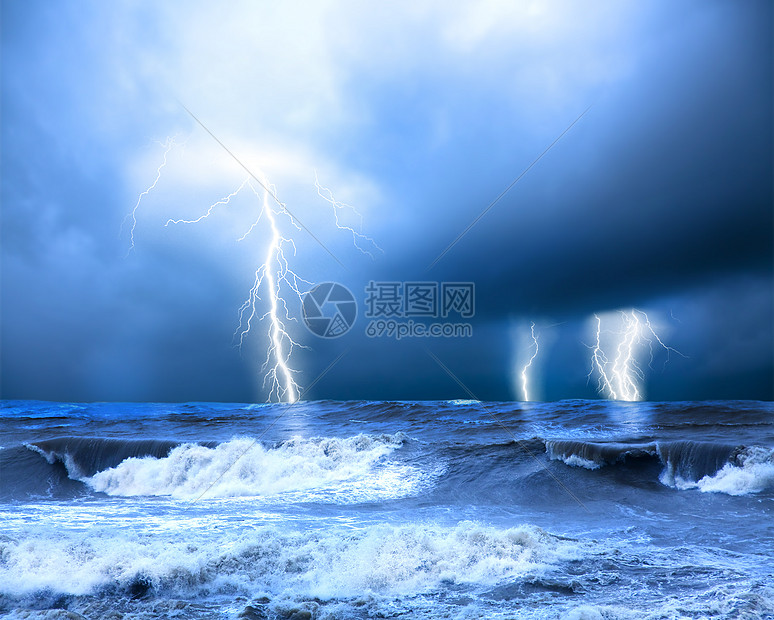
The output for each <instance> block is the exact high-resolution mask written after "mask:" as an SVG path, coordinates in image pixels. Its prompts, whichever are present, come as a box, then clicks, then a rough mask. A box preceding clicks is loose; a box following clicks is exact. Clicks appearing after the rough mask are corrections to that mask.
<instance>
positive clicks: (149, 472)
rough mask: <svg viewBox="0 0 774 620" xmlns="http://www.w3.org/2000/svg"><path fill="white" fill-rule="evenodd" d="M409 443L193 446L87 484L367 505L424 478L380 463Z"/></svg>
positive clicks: (370, 439)
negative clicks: (315, 495)
mask: <svg viewBox="0 0 774 620" xmlns="http://www.w3.org/2000/svg"><path fill="white" fill-rule="evenodd" d="M405 439H406V437H405V435H403V434H402V433H398V434H395V435H380V436H375V437H374V436H369V435H363V434H361V435H357V436H354V437H349V438H344V439H339V438H313V439H301V438H293V439H291V440H289V441H285V442H283V443H281V444H279V445H277V446H275V447H270V448H266V447H264V446H263V445H261V444H260V443H258V442H257V441H256V440H254V439H250V438H239V439H232V440H231V441H227V442H225V443H222V444H219V445H217V446H214V447H207V446H202V445H198V444H191V443H186V444H182V445H179V446H176V447H174V448H172V450H170V452H169V454H168V455H167V456H165V457H162V458H157V457H153V456H146V457H142V458H137V457H132V458H128V459H125V460H124V461H122V462H121V463H119V464H118V465H116V466H115V467H112V468H109V469H106V470H104V471H100V472H97V473H96V474H94V475H93V476H90V477H86V478H83V482H85V483H86V484H88V485H89V486H90V487H91V488H92V489H94V490H95V491H100V492H103V493H107V494H108V495H119V496H137V495H146V496H147V495H155V496H165V495H166V496H172V497H175V498H181V499H194V498H197V497H199V496H200V495H202V494H204V493H206V494H207V496H208V497H254V496H276V495H279V494H283V493H288V492H303V491H309V490H317V491H321V490H324V489H328V490H329V492H330V493H336V494H337V495H338V496H340V497H343V498H346V499H348V500H350V501H352V500H354V501H362V500H364V499H365V500H368V499H375V498H378V497H379V496H380V495H385V496H389V495H390V494H391V493H392V492H394V491H396V490H397V491H399V492H402V493H406V492H407V491H410V489H409V488H407V487H411V486H412V483H415V482H416V481H417V480H416V478H417V476H416V475H413V476H412V475H411V474H412V473H414V472H413V471H411V470H412V468H410V467H408V466H405V465H400V464H398V463H384V462H381V461H382V460H383V457H385V456H386V455H388V454H390V453H391V452H393V451H394V450H396V449H397V448H399V447H401V446H402V445H403V442H404V441H405ZM347 483H349V485H348V484H347Z"/></svg>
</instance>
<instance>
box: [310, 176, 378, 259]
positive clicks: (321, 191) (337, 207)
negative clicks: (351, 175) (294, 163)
mask: <svg viewBox="0 0 774 620" xmlns="http://www.w3.org/2000/svg"><path fill="white" fill-rule="evenodd" d="M314 186H315V187H316V188H317V195H318V196H320V198H322V199H323V200H325V201H326V202H328V203H330V205H331V206H332V207H333V216H334V218H335V219H336V227H337V228H339V229H341V230H347V231H349V232H350V233H351V235H352V243H353V244H354V245H355V247H356V248H357V249H358V250H360V251H361V252H362V253H363V254H366V255H368V256H369V257H370V258H371V260H374V259H375V257H374V254H373V253H372V252H370V251H369V250H367V249H365V248H364V247H361V246H360V244H359V243H358V241H360V242H361V243H363V244H364V245H370V246H371V247H372V249H375V250H378V251H379V252H381V253H382V254H384V250H382V248H380V247H379V246H378V245H377V243H376V241H374V240H373V239H371V237H369V236H367V235H364V234H363V233H362V232H361V231H362V229H363V216H362V215H361V214H360V212H359V211H358V210H357V209H355V207H353V206H352V205H348V204H346V203H344V202H339V201H338V200H336V199H335V198H334V197H333V192H331V190H329V189H328V188H327V187H323V186H322V185H320V180H319V179H318V178H317V170H315V171H314ZM344 209H349V210H350V211H352V212H353V213H354V214H355V215H356V216H357V218H358V220H359V221H360V226H358V229H359V230H355V229H354V228H352V227H351V226H347V225H346V224H342V223H341V221H340V220H339V212H340V211H343V210H344Z"/></svg>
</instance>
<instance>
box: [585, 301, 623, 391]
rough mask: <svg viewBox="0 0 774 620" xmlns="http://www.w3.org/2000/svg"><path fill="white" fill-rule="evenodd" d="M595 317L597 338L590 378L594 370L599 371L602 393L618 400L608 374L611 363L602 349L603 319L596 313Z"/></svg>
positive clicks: (598, 386)
mask: <svg viewBox="0 0 774 620" xmlns="http://www.w3.org/2000/svg"><path fill="white" fill-rule="evenodd" d="M594 318H595V319H596V321H597V330H596V334H597V340H596V342H595V343H594V346H593V347H592V351H593V352H592V354H591V364H592V365H591V371H590V372H589V378H591V375H592V374H594V370H596V371H597V372H598V373H599V382H598V385H597V389H598V391H599V393H600V394H602V393H605V394H607V395H608V397H609V398H611V399H612V400H618V395H617V394H616V393H615V390H614V389H613V384H612V383H611V381H610V377H608V376H607V370H606V369H607V366H608V364H609V363H610V362H609V361H608V359H607V356H606V355H605V352H604V351H603V350H602V344H601V342H600V335H601V333H602V319H600V318H599V317H598V316H597V315H596V314H595V315H594Z"/></svg>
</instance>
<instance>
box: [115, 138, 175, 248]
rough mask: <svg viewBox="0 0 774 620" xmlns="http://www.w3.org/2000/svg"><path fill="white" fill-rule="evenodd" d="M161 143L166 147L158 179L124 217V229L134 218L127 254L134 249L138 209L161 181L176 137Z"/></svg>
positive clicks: (122, 224) (158, 171) (157, 172)
mask: <svg viewBox="0 0 774 620" xmlns="http://www.w3.org/2000/svg"><path fill="white" fill-rule="evenodd" d="M159 145H161V147H162V148H163V149H164V160H163V161H162V162H161V165H160V166H159V167H158V169H157V170H156V179H155V180H154V181H153V184H152V185H151V186H150V187H148V189H146V190H145V191H144V192H142V193H141V194H140V195H139V197H138V198H137V203H136V204H135V205H134V209H132V210H131V212H129V213H127V215H126V217H125V218H124V221H123V222H122V223H121V228H122V229H123V227H124V225H125V224H126V220H128V219H130V218H131V220H132V226H131V228H130V229H129V249H128V250H127V251H126V255H127V256H129V254H130V253H131V252H132V250H134V231H135V229H136V228H137V209H139V208H140V203H141V202H142V199H143V198H145V196H147V195H148V194H150V193H151V192H152V191H153V190H154V189H155V188H156V185H157V184H158V182H159V179H161V171H162V170H163V169H164V166H166V165H167V155H169V152H170V151H171V150H172V147H173V146H174V145H175V139H174V138H167V139H166V140H165V141H164V142H163V143H161V142H159Z"/></svg>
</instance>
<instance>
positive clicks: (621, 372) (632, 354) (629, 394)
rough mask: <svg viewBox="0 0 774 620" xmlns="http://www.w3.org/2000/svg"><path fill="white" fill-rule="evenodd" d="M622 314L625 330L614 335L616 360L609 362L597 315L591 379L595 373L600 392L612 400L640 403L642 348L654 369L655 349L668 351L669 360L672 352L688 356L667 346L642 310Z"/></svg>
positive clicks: (641, 396)
mask: <svg viewBox="0 0 774 620" xmlns="http://www.w3.org/2000/svg"><path fill="white" fill-rule="evenodd" d="M620 315H621V321H622V327H623V328H622V329H621V330H619V331H618V332H614V335H615V336H616V337H617V338H618V342H617V345H616V347H615V358H614V359H613V360H610V359H609V358H608V357H607V355H606V354H605V352H604V350H603V349H602V344H601V341H602V337H601V335H602V320H601V319H600V318H599V317H598V316H597V315H596V314H595V315H594V319H595V320H596V339H595V343H594V345H593V346H592V347H590V348H591V350H592V354H591V370H590V372H589V378H591V376H592V375H593V374H594V373H595V372H596V373H597V375H598V377H597V389H598V391H599V393H600V394H602V395H604V396H605V397H607V398H609V399H611V400H624V401H638V400H642V398H643V394H642V383H643V382H644V380H645V373H644V371H643V369H642V368H641V366H640V365H639V363H638V361H637V357H638V354H639V351H640V350H641V349H642V348H643V347H645V346H647V348H648V351H649V354H650V361H649V363H648V365H649V366H650V367H651V368H652V363H653V359H654V356H655V352H654V347H656V346H658V347H660V348H662V349H664V350H665V351H666V352H667V361H668V360H669V354H670V353H676V354H678V355H681V356H682V357H685V356H684V355H683V354H682V353H680V351H678V350H677V349H675V348H673V347H670V346H668V345H666V344H665V343H664V341H663V340H662V339H661V337H660V336H659V335H658V334H657V333H656V330H655V329H654V328H653V325H652V324H651V322H650V319H649V318H648V315H647V314H646V313H645V312H643V311H642V310H637V309H632V310H630V311H620ZM665 363H666V362H665Z"/></svg>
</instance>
